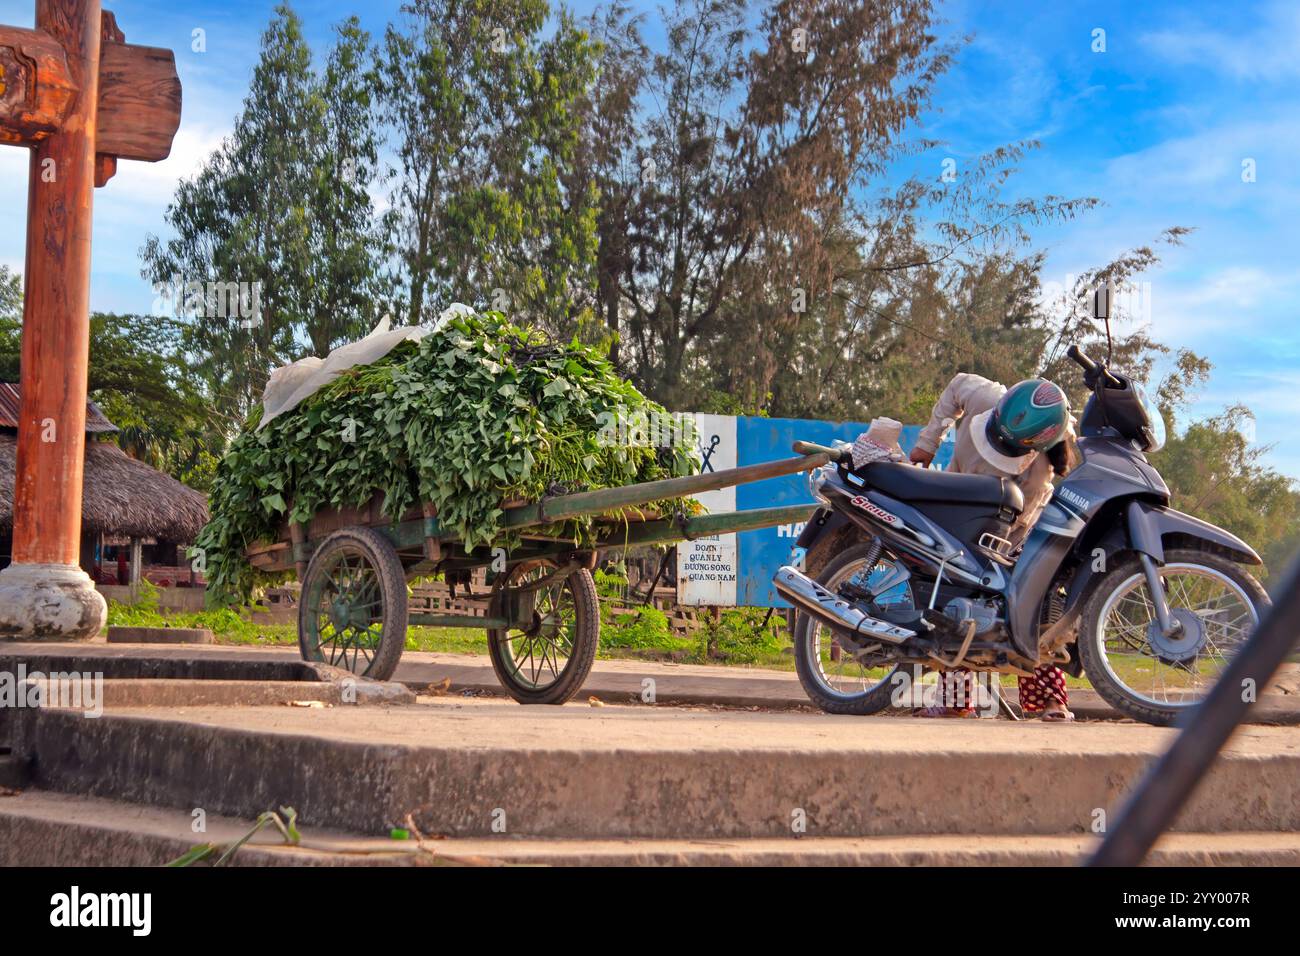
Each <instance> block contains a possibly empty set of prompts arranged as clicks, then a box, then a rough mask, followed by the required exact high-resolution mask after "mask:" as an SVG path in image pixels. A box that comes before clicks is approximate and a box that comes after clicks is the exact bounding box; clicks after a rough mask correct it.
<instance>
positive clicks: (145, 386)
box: [0, 267, 225, 490]
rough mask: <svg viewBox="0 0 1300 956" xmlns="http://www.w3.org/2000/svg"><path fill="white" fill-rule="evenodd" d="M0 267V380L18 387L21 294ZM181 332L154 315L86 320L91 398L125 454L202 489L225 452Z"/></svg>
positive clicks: (179, 326)
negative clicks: (187, 357) (15, 294)
mask: <svg viewBox="0 0 1300 956" xmlns="http://www.w3.org/2000/svg"><path fill="white" fill-rule="evenodd" d="M20 288H21V283H20V282H19V277H18V276H17V275H16V274H13V273H8V272H6V271H4V268H3V267H0V381H5V382H17V381H18V380H19V359H20V353H21V346H22V324H21V316H20V314H19V312H18V311H17V309H16V306H18V305H20V303H21V294H20V295H19V297H18V298H17V299H11V297H10V293H11V292H13V291H15V290H19V289H20ZM184 331H185V329H184V326H183V325H182V324H180V323H177V322H172V321H162V322H160V321H159V320H158V319H157V318H156V317H154V316H140V315H112V314H107V313H100V312H96V313H93V314H92V315H91V317H90V368H89V395H90V399H91V400H92V401H94V402H95V403H96V404H98V405H99V406H100V408H101V409H103V411H104V414H105V415H106V416H108V419H109V421H111V422H112V423H113V424H114V425H116V426H117V427H118V432H117V433H116V435H114V436H113V437H114V438H115V439H116V441H117V443H118V445H119V446H121V448H122V449H123V450H124V451H126V453H127V454H129V455H131V456H132V457H133V458H136V459H139V460H140V461H143V462H146V463H147V464H149V465H151V466H153V467H154V468H157V469H158V470H160V471H164V472H166V473H167V474H169V475H171V476H172V477H174V478H177V479H179V480H180V481H182V482H184V483H185V484H187V485H189V486H191V487H193V488H198V489H200V490H207V488H208V487H209V485H210V483H211V480H212V476H213V474H214V473H215V470H216V464H217V460H218V459H219V458H220V456H221V453H222V451H223V449H224V447H225V434H224V433H223V431H222V428H221V424H222V423H221V421H220V419H219V418H218V417H217V416H216V415H215V414H214V413H213V410H212V408H211V406H210V404H209V402H208V400H207V398H206V397H205V396H204V395H203V393H202V392H201V390H200V389H199V388H198V387H197V385H196V384H195V376H194V374H193V372H194V370H193V369H191V368H190V367H189V365H188V364H187V363H186V362H185V358H184V355H183V352H182V339H183V336H184Z"/></svg>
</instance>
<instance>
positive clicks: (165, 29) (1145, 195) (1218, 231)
mask: <svg viewBox="0 0 1300 956" xmlns="http://www.w3.org/2000/svg"><path fill="white" fill-rule="evenodd" d="M273 5H274V4H273V3H272V2H271V0H234V2H223V3H217V2H212V0H208V2H202V0H172V2H168V3H160V2H154V0H139V2H130V0H121V2H115V3H110V4H109V7H110V9H112V10H113V11H114V12H115V13H116V14H117V19H118V24H119V25H120V26H121V28H122V29H123V30H124V32H125V33H126V36H127V39H128V40H129V41H131V42H135V43H143V44H150V45H156V46H165V47H169V48H171V49H173V50H175V51H176V52H177V66H178V70H179V72H180V75H181V80H182V84H183V86H184V90H185V107H184V114H183V118H182V122H181V128H180V131H179V133H178V134H177V138H176V143H175V147H174V149H173V152H172V155H171V157H170V158H169V159H167V160H166V161H165V162H162V163H157V164H152V165H150V164H142V163H122V164H121V165H120V166H119V172H118V175H117V177H116V178H115V179H114V180H113V181H112V182H111V183H110V184H109V186H108V187H107V188H106V189H101V190H98V191H97V193H96V198H95V204H96V208H95V240H94V263H93V279H92V296H91V299H92V306H93V307H94V308H95V309H102V310H118V311H134V312H147V311H148V310H149V309H150V307H151V304H152V300H153V296H152V293H151V291H150V289H149V287H148V285H147V284H146V283H145V282H144V281H143V280H142V279H140V277H139V261H138V255H137V253H138V250H139V248H140V245H141V243H142V242H143V241H144V237H145V235H146V234H147V233H149V232H151V231H152V232H158V231H160V230H161V228H162V214H163V211H164V209H165V208H166V206H167V203H168V200H169V199H170V198H171V195H172V192H173V190H174V187H175V184H176V182H177V180H178V179H179V178H181V177H185V176H188V175H191V174H192V173H193V172H195V171H196V170H197V169H198V168H199V166H200V165H201V164H202V162H203V159H204V157H205V156H206V154H207V153H208V151H210V150H211V149H212V148H213V147H214V146H215V145H216V144H217V143H218V142H220V139H221V137H222V136H223V135H224V134H225V133H226V132H228V131H229V129H230V127H231V125H232V122H233V119H234V117H235V115H236V114H237V113H238V111H239V107H240V102H241V100H242V98H243V95H244V91H245V88H246V85H247V81H248V76H249V72H250V70H251V68H252V65H253V63H254V61H255V60H256V56H257V45H258V38H259V34H260V32H261V30H262V28H263V27H264V26H265V24H266V22H267V20H268V18H269V16H270V12H271V9H272V7H273ZM294 6H295V8H296V9H297V10H298V12H299V13H300V14H301V15H302V16H303V17H304V19H305V21H306V23H307V26H308V36H309V39H310V40H311V41H312V43H313V47H314V48H315V49H317V50H318V51H319V50H323V49H324V47H325V45H326V44H327V43H328V39H329V31H330V26H331V24H333V23H334V22H336V21H338V20H339V19H341V18H342V17H344V16H346V15H348V14H350V13H357V14H358V15H359V16H360V17H361V19H362V21H363V24H364V25H365V26H366V27H368V28H369V29H371V30H372V31H374V32H378V31H380V30H382V28H383V25H384V23H386V22H387V20H388V19H389V18H390V17H391V16H392V15H393V14H394V11H395V10H396V9H397V6H398V4H397V3H396V2H392V0H369V2H367V3H365V4H359V3H357V2H356V0H312V2H304V0H299V2H297V3H295V4H294ZM574 6H575V7H576V8H577V9H578V10H579V11H580V12H581V11H585V10H587V9H589V8H590V7H591V6H592V4H591V3H590V2H580V3H576V4H574ZM634 6H643V7H644V9H646V10H647V11H648V12H649V15H650V18H651V20H652V21H653V19H654V17H655V13H654V9H655V8H654V6H653V5H652V4H637V3H634ZM939 7H940V11H941V13H942V16H943V17H944V19H945V22H944V24H943V27H942V32H943V34H944V35H945V36H949V37H961V36H967V35H969V36H970V37H971V39H970V41H969V42H968V43H966V44H965V45H964V46H963V47H962V49H961V51H960V53H959V57H958V62H957V65H956V67H955V68H954V69H953V70H952V71H951V72H950V73H948V74H947V75H946V76H945V77H943V79H942V80H941V81H940V83H939V86H938V89H937V92H936V96H935V106H936V108H935V109H934V110H933V111H931V113H930V114H929V115H927V116H926V118H925V124H924V129H923V130H922V133H923V134H924V135H926V136H929V137H931V138H936V139H940V140H942V141H944V146H943V147H942V148H941V149H938V150H935V151H933V152H931V153H927V154H925V155H923V156H919V157H913V158H911V159H909V160H908V163H909V164H912V165H914V166H915V171H917V172H919V173H922V174H925V175H931V174H933V175H937V174H938V170H939V164H940V163H941V161H942V158H943V157H949V156H951V157H954V158H956V159H957V161H958V169H959V170H960V168H961V164H962V162H963V161H965V160H969V159H973V158H974V157H975V156H977V155H979V154H980V153H982V152H984V151H986V150H989V149H992V148H994V147H996V146H998V145H1001V144H1003V143H1007V142H1012V141H1016V140H1021V139H1027V138H1035V139H1039V140H1041V141H1042V143H1043V146H1042V148H1041V149H1040V150H1038V151H1037V152H1035V153H1032V154H1031V155H1030V156H1029V157H1028V158H1027V159H1026V161H1025V162H1024V163H1023V164H1022V165H1021V170H1022V171H1021V173H1020V175H1019V176H1018V177H1017V179H1016V181H1015V186H1014V189H1015V190H1016V191H1018V192H1021V193H1023V194H1026V195H1042V194H1046V193H1053V194H1056V195H1064V196H1085V195H1087V196H1096V197H1098V198H1100V199H1102V200H1104V201H1105V203H1106V205H1105V206H1104V207H1103V208H1102V209H1100V210H1097V211H1095V212H1093V213H1090V214H1089V215H1088V216H1086V217H1085V218H1083V219H1082V220H1077V221H1075V222H1073V223H1070V224H1066V225H1061V226H1053V227H1050V228H1043V229H1040V230H1037V231H1036V233H1035V238H1036V241H1037V243H1038V244H1039V245H1041V246H1042V247H1043V248H1046V249H1047V250H1048V252H1049V259H1048V267H1047V273H1046V278H1047V279H1048V280H1049V281H1056V282H1062V283H1063V282H1065V281H1067V278H1068V277H1069V276H1072V275H1074V274H1077V273H1078V272H1080V271H1082V270H1083V269H1085V268H1087V267H1089V266H1092V265H1098V264H1101V263H1103V262H1106V261H1108V260H1109V259H1110V258H1112V257H1113V256H1114V255H1115V254H1117V253H1119V252H1121V251H1122V250H1124V249H1126V248H1129V247H1132V246H1134V245H1139V244H1144V243H1147V242H1148V241H1150V240H1152V239H1154V238H1155V237H1156V235H1157V234H1159V232H1160V231H1161V230H1162V229H1164V228H1166V227H1168V226H1173V225H1181V226H1190V227H1194V228H1195V229H1196V231H1195V232H1194V233H1193V234H1192V235H1191V237H1190V238H1189V239H1188V241H1187V244H1186V245H1185V246H1184V247H1182V248H1178V249H1172V250H1169V251H1168V252H1167V254H1166V255H1165V257H1164V262H1163V263H1162V265H1161V266H1160V267H1159V268H1158V269H1156V270H1153V271H1152V273H1151V274H1149V275H1147V276H1145V277H1143V281H1144V282H1146V283H1149V287H1148V288H1149V294H1150V298H1149V302H1150V313H1149V316H1150V322H1151V325H1152V328H1153V332H1154V334H1155V336H1156V337H1157V338H1158V339H1160V340H1162V341H1164V342H1166V343H1168V344H1171V345H1181V346H1186V347H1189V348H1192V349H1194V350H1196V351H1198V352H1200V353H1201V354H1203V355H1206V356H1207V357H1208V358H1210V360H1211V361H1212V362H1213V363H1214V365H1215V373H1214V377H1213V379H1212V382H1211V385H1210V387H1209V388H1208V389H1207V390H1206V391H1205V392H1204V393H1203V394H1202V395H1201V396H1200V398H1199V401H1198V403H1197V406H1196V408H1195V411H1196V413H1197V414H1211V413H1213V412H1214V411H1217V410H1218V409H1220V408H1222V407H1223V406H1224V405H1225V404H1229V403H1232V402H1237V401H1242V402H1245V403H1247V404H1248V405H1250V406H1251V407H1252V408H1253V409H1255V411H1256V413H1257V415H1258V419H1259V421H1258V428H1257V432H1256V437H1257V440H1258V441H1259V442H1260V443H1263V444H1273V445H1275V448H1274V450H1273V452H1272V453H1271V455H1270V458H1269V460H1270V462H1271V463H1272V464H1273V465H1274V466H1275V467H1277V468H1279V469H1281V470H1283V471H1285V472H1286V473H1288V474H1290V475H1292V476H1295V477H1297V478H1300V436H1297V435H1296V434H1295V429H1294V419H1296V418H1297V417H1300V415H1298V413H1300V321H1298V319H1300V309H1298V308H1297V305H1296V303H1297V301H1298V300H1300V275H1298V274H1297V269H1296V265H1297V261H1300V93H1298V92H1297V90H1298V89H1300V5H1296V4H1294V3H1287V2H1260V3H1236V4H1233V5H1232V6H1230V7H1226V8H1225V7H1224V6H1223V5H1222V4H1216V3H1209V2H1167V0H1144V2H1142V3H1141V4H1136V3H1133V2H1132V0H1129V2H1060V0H1058V2H1053V3H1050V4H1044V3H1042V2H1041V0H1037V2H1025V0H1014V2H1012V0H1003V2H976V0H950V2H941V3H940V4H939ZM32 19H33V14H32V3H31V0H0V23H10V24H16V25H21V26H30V25H31V23H32ZM196 28H201V29H203V30H204V31H206V41H207V51H206V52H204V53H195V52H193V51H192V50H191V32H192V31H193V30H194V29H196ZM1096 29H1102V30H1105V47H1106V48H1105V52H1100V53H1098V52H1093V50H1092V47H1093V45H1094V33H1093V31H1094V30H1096ZM654 32H657V31H652V33H654ZM1248 159H1249V160H1253V161H1254V169H1255V181H1254V182H1243V181H1242V163H1243V161H1244V160H1248ZM931 167H933V171H931ZM26 171H27V162H26V156H25V155H24V154H23V152H22V151H21V150H17V149H13V148H0V227H2V228H0V263H4V264H7V265H9V266H11V267H13V268H18V269H20V268H21V266H22V258H23V238H22V236H23V226H24V223H25V216H26V185H25V181H26ZM905 171H909V172H910V171H912V170H911V169H908V170H905Z"/></svg>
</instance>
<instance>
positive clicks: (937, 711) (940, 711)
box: [912, 705, 977, 720]
mask: <svg viewBox="0 0 1300 956" xmlns="http://www.w3.org/2000/svg"><path fill="white" fill-rule="evenodd" d="M912 716H913V717H948V718H954V719H959V720H964V719H965V718H967V717H975V716H977V715H976V713H975V711H974V709H973V708H970V707H939V706H937V705H935V706H930V707H918V708H916V709H915V710H914V711H912Z"/></svg>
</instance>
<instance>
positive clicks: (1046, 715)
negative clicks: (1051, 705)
mask: <svg viewBox="0 0 1300 956" xmlns="http://www.w3.org/2000/svg"><path fill="white" fill-rule="evenodd" d="M1038 719H1039V720H1041V721H1042V722H1043V723H1045V724H1068V723H1069V722H1070V721H1072V720H1074V713H1073V711H1070V710H1068V709H1065V708H1062V709H1061V710H1045V711H1043V716H1041V717H1039V718H1038Z"/></svg>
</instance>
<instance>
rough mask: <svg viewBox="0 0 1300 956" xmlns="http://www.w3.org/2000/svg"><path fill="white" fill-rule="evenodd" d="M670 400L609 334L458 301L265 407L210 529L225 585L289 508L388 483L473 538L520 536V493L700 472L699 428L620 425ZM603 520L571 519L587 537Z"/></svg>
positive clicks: (301, 510) (243, 444)
mask: <svg viewBox="0 0 1300 956" xmlns="http://www.w3.org/2000/svg"><path fill="white" fill-rule="evenodd" d="M655 412H657V413H659V414H664V410H663V408H662V407H661V406H658V405H656V404H654V403H653V402H650V401H649V400H648V399H646V398H645V397H644V396H642V395H641V393H640V392H638V391H637V390H636V389H635V388H633V387H632V386H631V385H630V384H628V383H627V382H626V381H624V380H623V379H622V378H620V377H619V376H618V374H617V373H616V371H615V370H614V368H613V366H612V365H611V364H610V362H609V361H608V360H607V359H606V358H605V357H604V356H603V355H602V354H601V353H600V352H599V351H597V350H596V349H593V348H590V347H587V346H584V345H581V344H580V343H578V342H576V341H575V342H572V343H570V344H568V345H557V344H553V343H550V342H548V341H545V340H544V339H541V338H539V337H538V336H537V335H536V334H535V333H533V332H531V331H530V330H526V329H522V328H519V327H517V326H514V325H512V324H510V322H509V321H507V320H506V318H505V317H504V316H502V315H501V314H500V313H495V312H488V313H485V314H483V315H477V316H458V317H456V318H454V319H452V320H450V321H449V322H448V323H447V324H446V325H444V326H443V327H442V328H441V329H439V330H438V331H437V332H434V333H432V334H430V335H428V336H426V337H425V338H424V339H422V340H421V341H420V342H419V343H418V344H417V343H412V342H408V343H404V344H402V345H401V346H399V347H398V348H397V349H394V350H393V351H392V352H391V353H389V354H388V355H387V356H385V357H384V358H383V359H382V360H380V361H379V362H376V363H374V364H372V365H366V366H358V367H355V368H353V369H350V370H348V371H347V372H346V373H344V374H343V375H342V376H341V377H340V378H338V379H336V380H335V381H334V382H332V383H330V385H328V386H326V387H325V388H323V389H321V390H320V391H319V392H317V393H316V394H315V395H313V396H311V397H310V398H308V399H307V400H306V401H304V402H303V403H302V404H301V405H299V406H298V407H297V408H295V409H294V410H293V411H292V412H289V413H287V414H284V415H282V416H280V417H278V418H277V419H275V421H273V422H271V423H270V424H269V425H268V426H267V427H266V428H264V429H263V430H261V431H256V430H255V429H256V427H257V424H258V422H259V420H260V416H261V410H260V409H254V410H253V412H252V414H251V415H250V417H249V420H248V421H247V422H246V423H245V427H244V430H243V432H242V433H241V434H240V435H239V437H238V438H236V439H235V441H234V442H233V443H232V445H231V447H230V450H229V451H228V452H227V454H226V456H225V458H224V459H223V460H222V462H221V464H220V466H219V468H218V471H217V476H216V480H215V482H214V485H213V492H212V496H211V499H210V503H209V506H210V510H211V513H212V520H211V522H210V523H209V524H208V526H207V527H206V528H204V530H203V532H202V534H201V535H200V536H199V540H198V542H197V545H198V547H199V548H201V549H202V550H203V554H204V556H205V558H206V561H207V574H208V581H209V587H210V589H211V590H214V591H216V592H217V593H218V594H219V595H224V596H226V597H227V598H236V597H243V596H245V595H247V593H248V592H249V590H250V589H251V587H252V586H253V585H254V584H255V583H256V580H255V577H254V573H253V569H252V568H251V567H249V565H248V564H247V562H246V561H245V559H244V550H245V549H246V548H247V547H248V546H249V545H252V544H254V543H256V542H259V541H272V540H275V539H277V538H278V537H279V534H280V528H281V525H282V524H283V522H284V520H285V519H286V518H288V519H289V520H291V521H306V520H308V519H310V518H311V517H312V515H313V514H315V513H316V512H317V511H320V510H322V509H325V508H330V507H348V506H358V505H362V504H364V503H366V502H368V501H370V500H371V499H372V498H373V497H374V495H375V494H376V493H382V494H383V495H384V501H383V512H384V514H385V515H386V516H388V517H390V518H393V519H394V520H396V519H398V518H399V517H400V516H401V515H402V514H403V513H404V512H406V511H407V510H408V509H410V508H412V507H414V506H416V505H418V504H420V503H422V502H429V503H431V504H433V505H434V506H435V507H436V508H437V512H438V521H439V523H440V525H441V526H442V527H443V528H444V529H446V530H449V531H452V532H454V533H455V534H456V535H457V536H458V537H459V539H460V540H461V543H462V544H464V546H465V547H467V548H473V547H476V546H479V545H484V544H489V543H491V544H493V545H494V546H495V545H501V546H504V547H507V548H509V547H511V546H512V544H514V543H515V542H513V541H511V540H510V539H509V538H508V537H507V536H504V535H502V534H501V533H500V519H501V515H502V507H501V506H502V504H503V503H505V502H508V501H513V500H518V499H527V500H530V501H535V500H538V499H540V498H542V497H544V496H546V495H548V494H562V493H567V492H574V491H579V490H585V489H590V488H607V487H614V486H617V485H624V484H629V483H633V482H641V481H653V480H656V479H659V478H668V477H675V476H678V475H686V474H693V473H694V472H695V471H696V470H697V468H698V459H697V458H696V456H695V452H694V449H693V447H684V443H679V444H678V445H677V446H676V447H669V448H658V449H656V448H650V447H640V446H637V445H633V444H628V443H623V442H618V441H611V440H609V432H610V422H611V421H614V420H615V417H616V416H619V415H623V416H629V415H630V416H636V415H640V414H651V413H655ZM651 507H652V508H655V509H657V510H659V511H661V512H667V511H669V510H675V509H677V508H680V507H687V506H686V503H684V502H680V501H677V502H656V503H654V505H652V506H651ZM688 510H690V509H689V508H688ZM591 523H592V519H591V518H584V519H576V520H574V521H571V522H568V523H566V525H565V526H564V527H563V528H561V529H556V530H557V531H559V532H560V533H562V534H564V535H566V536H568V537H571V538H572V539H573V540H575V542H579V541H581V540H584V538H585V536H586V535H587V533H588V532H589V531H590V527H591Z"/></svg>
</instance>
